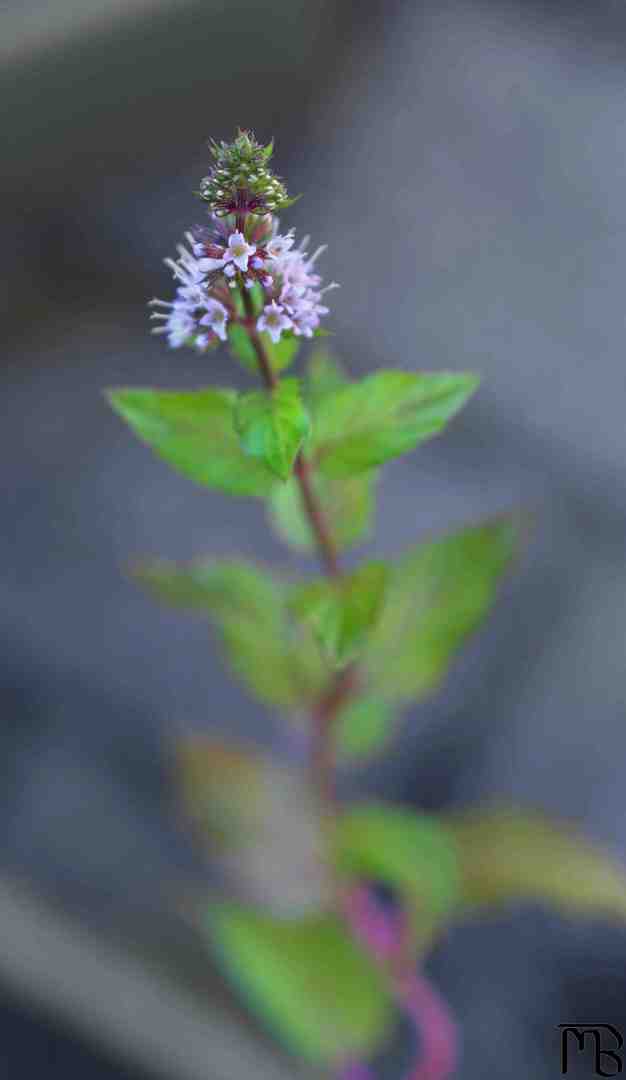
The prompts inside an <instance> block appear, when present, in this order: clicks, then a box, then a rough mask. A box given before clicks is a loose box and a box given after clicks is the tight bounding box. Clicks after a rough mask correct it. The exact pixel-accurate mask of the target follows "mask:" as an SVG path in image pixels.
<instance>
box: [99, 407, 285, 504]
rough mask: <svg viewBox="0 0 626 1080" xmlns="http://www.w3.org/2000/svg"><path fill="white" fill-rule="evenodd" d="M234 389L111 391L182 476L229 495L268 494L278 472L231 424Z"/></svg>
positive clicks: (132, 424)
mask: <svg viewBox="0 0 626 1080" xmlns="http://www.w3.org/2000/svg"><path fill="white" fill-rule="evenodd" d="M236 397H237V395H236V394H235V392H234V391H232V390H214V389H207V390H190V391H176V390H135V389H117V390H110V391H108V398H109V401H110V403H111V405H112V407H113V409H114V410H115V411H116V412H117V413H118V414H119V415H120V416H121V417H122V418H123V419H124V420H126V422H127V423H128V424H129V425H130V427H131V428H132V429H133V431H134V432H135V434H136V435H138V436H139V438H140V439H142V440H143V441H144V442H146V443H147V444H148V445H149V446H150V447H151V448H152V449H153V450H154V451H155V452H156V453H157V454H158V455H159V456H160V457H162V458H164V460H165V461H167V462H168V464H170V465H172V466H173V468H174V469H176V470H177V471H178V472H181V473H183V475H184V476H187V477H189V478H190V479H191V480H195V481H196V483H198V484H203V485H205V486H206V487H210V488H214V489H216V490H218V491H225V492H228V493H229V494H231V495H257V496H265V495H268V494H269V492H270V491H271V490H272V488H273V487H274V486H275V484H276V477H275V476H274V475H273V473H272V472H271V470H270V469H269V468H268V467H267V466H266V465H265V464H264V463H263V462H261V461H258V460H256V459H251V458H249V457H248V456H247V455H246V454H245V453H244V451H243V449H242V447H241V444H240V442H239V439H238V438H237V435H236V432H235V431H234V428H233V408H234V405H235V401H236Z"/></svg>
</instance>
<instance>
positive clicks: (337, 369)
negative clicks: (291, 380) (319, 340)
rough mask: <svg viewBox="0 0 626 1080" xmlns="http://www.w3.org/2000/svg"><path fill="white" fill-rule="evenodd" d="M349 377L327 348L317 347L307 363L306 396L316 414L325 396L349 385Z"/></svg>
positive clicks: (314, 414) (313, 412)
mask: <svg viewBox="0 0 626 1080" xmlns="http://www.w3.org/2000/svg"><path fill="white" fill-rule="evenodd" d="M348 384H349V383H348V378H347V376H346V374H345V372H344V371H343V370H342V367H341V365H340V364H339V363H338V361H337V360H335V358H334V357H333V356H331V354H330V353H329V352H328V351H327V350H326V349H321V348H317V349H316V350H315V352H314V353H313V355H312V356H311V358H310V360H309V363H308V365H307V371H306V377H305V381H304V398H305V401H306V403H307V405H308V407H309V409H310V410H311V413H312V414H313V416H316V415H317V413H318V410H319V408H320V407H321V406H322V404H323V401H324V398H325V397H327V396H328V395H329V394H332V393H334V392H335V391H336V390H340V389H341V388H342V387H344V386H347V385H348Z"/></svg>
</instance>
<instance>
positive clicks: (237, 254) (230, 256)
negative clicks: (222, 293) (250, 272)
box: [224, 232, 256, 270]
mask: <svg viewBox="0 0 626 1080" xmlns="http://www.w3.org/2000/svg"><path fill="white" fill-rule="evenodd" d="M255 252H256V248H255V247H254V245H253V244H249V243H248V242H247V241H246V238H245V236H244V235H243V233H241V232H234V233H231V234H230V236H229V237H228V247H227V249H226V251H225V252H224V262H227V263H229V262H233V263H234V264H235V266H236V267H238V268H239V270H247V269H248V259H249V258H250V257H251V256H252V255H254V253H255Z"/></svg>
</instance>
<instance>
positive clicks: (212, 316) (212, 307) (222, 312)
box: [200, 299, 228, 341]
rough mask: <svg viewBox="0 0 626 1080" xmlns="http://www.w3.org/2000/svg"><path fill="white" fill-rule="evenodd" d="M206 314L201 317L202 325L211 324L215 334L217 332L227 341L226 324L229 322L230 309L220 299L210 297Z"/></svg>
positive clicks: (219, 336)
mask: <svg viewBox="0 0 626 1080" xmlns="http://www.w3.org/2000/svg"><path fill="white" fill-rule="evenodd" d="M206 309H207V313H206V315H203V316H202V318H201V319H200V326H210V328H211V330H212V331H213V333H214V334H217V336H218V338H219V339H220V341H226V324H227V322H228V311H227V310H226V308H225V307H224V305H223V304H220V302H219V300H213V299H209V300H207V302H206Z"/></svg>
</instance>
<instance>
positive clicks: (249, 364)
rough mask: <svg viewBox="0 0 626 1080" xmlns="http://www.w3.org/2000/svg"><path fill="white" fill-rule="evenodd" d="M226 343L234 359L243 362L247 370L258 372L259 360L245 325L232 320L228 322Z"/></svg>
mask: <svg viewBox="0 0 626 1080" xmlns="http://www.w3.org/2000/svg"><path fill="white" fill-rule="evenodd" d="M228 344H229V346H230V351H231V353H232V355H233V356H234V358H235V360H238V361H239V363H240V364H243V366H244V367H245V368H246V369H247V370H248V371H251V372H253V373H258V370H259V361H258V359H257V355H256V350H255V348H254V345H253V344H252V342H251V340H250V335H249V334H248V331H247V330H246V328H245V326H242V325H241V324H240V323H233V322H231V323H229V324H228Z"/></svg>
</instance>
